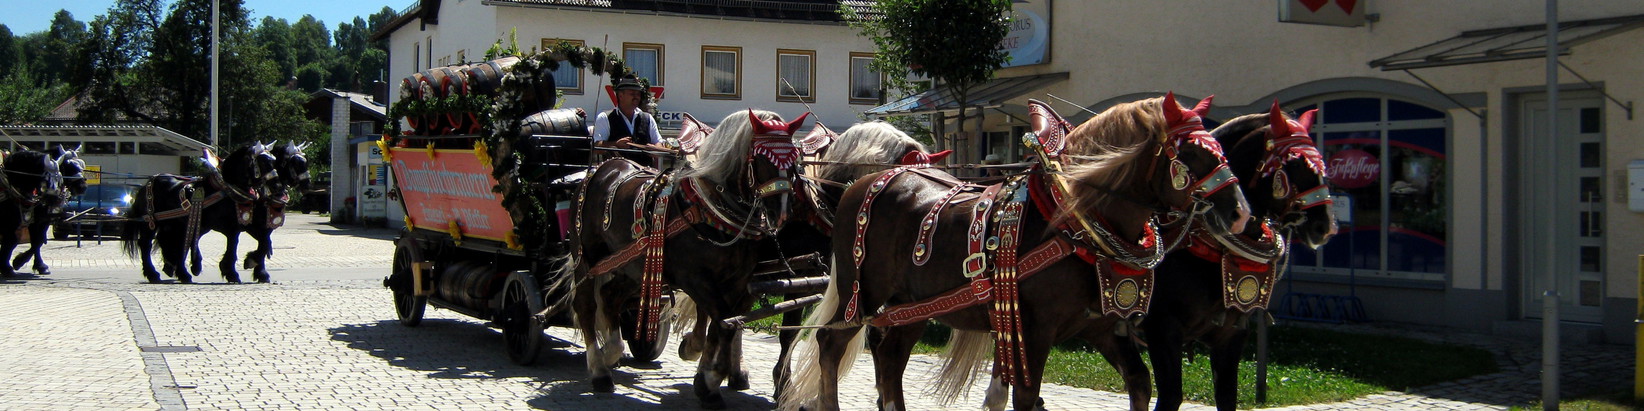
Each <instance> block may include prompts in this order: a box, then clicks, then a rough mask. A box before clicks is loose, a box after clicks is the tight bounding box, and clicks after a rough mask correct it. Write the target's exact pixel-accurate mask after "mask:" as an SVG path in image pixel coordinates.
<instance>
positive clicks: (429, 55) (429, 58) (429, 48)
mask: <svg viewBox="0 0 1644 411" xmlns="http://www.w3.org/2000/svg"><path fill="white" fill-rule="evenodd" d="M427 41H428V44H427V45H424V46H423V47H422V52H423V61H426V62H428V65H429V68H433V64H434V36H428V40H427Z"/></svg>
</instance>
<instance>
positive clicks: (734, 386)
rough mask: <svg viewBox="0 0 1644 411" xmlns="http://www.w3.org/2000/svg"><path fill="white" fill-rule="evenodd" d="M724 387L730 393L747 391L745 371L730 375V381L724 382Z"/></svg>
mask: <svg viewBox="0 0 1644 411" xmlns="http://www.w3.org/2000/svg"><path fill="white" fill-rule="evenodd" d="M725 387H726V388H730V389H731V391H747V390H748V372H747V371H742V372H738V373H736V374H735V375H732V376H731V378H730V381H726V382H725Z"/></svg>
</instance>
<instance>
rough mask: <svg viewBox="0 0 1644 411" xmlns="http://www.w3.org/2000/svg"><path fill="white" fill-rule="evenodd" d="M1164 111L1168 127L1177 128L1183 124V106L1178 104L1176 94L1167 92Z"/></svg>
mask: <svg viewBox="0 0 1644 411" xmlns="http://www.w3.org/2000/svg"><path fill="white" fill-rule="evenodd" d="M1163 111H1164V116H1165V124H1166V125H1168V126H1170V127H1175V126H1176V124H1177V123H1181V122H1182V106H1181V105H1178V104H1176V92H1174V91H1168V92H1165V95H1164V110H1163Z"/></svg>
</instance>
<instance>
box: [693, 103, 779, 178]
mask: <svg viewBox="0 0 1644 411" xmlns="http://www.w3.org/2000/svg"><path fill="white" fill-rule="evenodd" d="M753 112H754V115H756V116H759V118H760V119H761V120H781V119H782V116H780V115H777V114H776V113H775V112H770V111H764V110H753ZM752 145H753V126H751V125H749V123H748V110H737V111H734V112H732V113H731V115H728V116H725V119H724V120H720V121H719V127H717V128H714V132H713V133H712V134H708V136H707V137H705V138H703V142H702V148H700V149H697V153H696V161H695V162H692V163H691V168H689V169H687V170H685V172H684V174H683V176H685V177H695V178H699V179H703V180H708V181H710V182H713V183H714V184H725V180H726V179H728V178H730V177H733V174H734V173H736V172H737V171H740V170H741V169H742V166H743V164H745V163H746V161H745V160H747V156H748V150H749V149H750V148H751V146H752Z"/></svg>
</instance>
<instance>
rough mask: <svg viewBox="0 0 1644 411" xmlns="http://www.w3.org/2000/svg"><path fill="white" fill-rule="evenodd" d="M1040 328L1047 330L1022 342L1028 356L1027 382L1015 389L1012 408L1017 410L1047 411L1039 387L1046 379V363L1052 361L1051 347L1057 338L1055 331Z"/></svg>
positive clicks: (1018, 383) (1026, 336)
mask: <svg viewBox="0 0 1644 411" xmlns="http://www.w3.org/2000/svg"><path fill="white" fill-rule="evenodd" d="M1040 328H1041V329H1046V330H1045V331H1044V332H1037V333H1031V334H1028V335H1024V336H1023V339H1025V340H1027V341H1023V342H1022V344H1023V345H1024V347H1022V348H1023V350H1024V351H1025V352H1024V354H1027V364H1026V365H1027V370H1026V371H1027V373H1026V374H1027V375H1026V376H1025V379H1026V380H1027V381H1020V380H1018V381H1017V382H1016V386H1015V387H1013V388H1015V389H1014V390H1013V391H1014V393H1013V394H1014V395H1015V398H1012V399H1011V400H1012V401H1011V406H1012V407H1014V408H1015V409H1017V410H1044V409H1045V399H1043V398H1039V387H1040V384H1041V383H1042V381H1043V379H1044V377H1045V361H1046V360H1049V359H1050V347H1051V346H1052V345H1054V344H1052V343H1053V342H1054V341H1055V340H1056V338H1055V334H1054V333H1052V332H1051V331H1053V330H1048V329H1047V328H1049V327H1040ZM1023 331H1027V330H1023Z"/></svg>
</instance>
